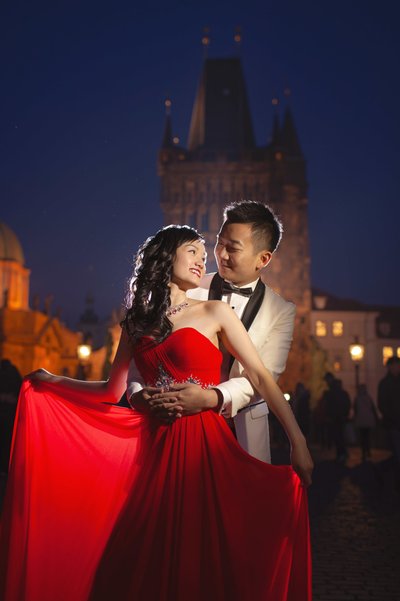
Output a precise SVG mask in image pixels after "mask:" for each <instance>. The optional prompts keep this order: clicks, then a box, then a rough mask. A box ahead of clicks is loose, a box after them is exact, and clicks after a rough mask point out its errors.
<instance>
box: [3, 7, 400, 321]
mask: <svg viewBox="0 0 400 601" xmlns="http://www.w3.org/2000/svg"><path fill="white" fill-rule="evenodd" d="M0 11H1V14H0V61H1V63H2V66H1V79H2V82H1V90H2V91H1V96H0V103H1V112H0V139H1V151H0V153H1V156H0V198H1V201H0V202H1V211H0V221H4V222H5V223H7V224H8V225H9V226H10V227H11V228H12V229H13V230H14V231H15V232H16V234H17V235H18V237H19V239H20V240H21V242H22V245H23V249H24V252H25V258H26V265H27V266H28V267H29V268H30V269H31V270H32V275H31V295H32V294H35V293H38V294H40V296H41V297H42V298H43V297H44V296H45V295H46V294H49V293H53V294H54V296H55V300H54V304H53V307H54V308H56V307H58V306H61V307H62V308H63V316H64V319H65V320H67V322H68V324H69V325H70V326H74V322H75V320H76V318H77V317H78V315H79V314H80V313H81V312H82V311H83V308H84V298H85V296H86V294H87V293H88V291H91V292H92V293H93V294H94V296H95V299H96V300H95V308H96V311H97V312H98V314H99V315H100V316H101V317H104V316H106V315H107V314H108V313H110V311H111V309H112V308H113V307H115V306H119V305H120V303H121V300H122V298H123V294H124V286H125V280H126V278H127V276H128V275H129V272H130V269H131V263H132V257H133V254H134V252H135V249H136V248H137V246H138V244H140V243H141V242H142V241H143V239H144V238H145V237H147V236H148V235H150V234H152V233H154V232H155V231H156V229H157V228H158V227H160V226H161V225H162V214H161V210H160V207H159V182H158V178H157V174H156V158H157V151H158V148H159V144H160V142H161V138H162V132H163V126H164V99H165V98H166V96H167V95H169V96H170V97H171V99H172V103H173V105H172V119H173V129H174V134H175V135H177V136H179V137H180V139H181V141H182V143H184V144H186V140H187V135H188V128H189V121H190V116H191V109H192V104H193V100H194V96H195V91H196V87H197V83H198V80H199V77H200V72H201V67H202V60H203V49H202V46H201V43H200V40H201V35H202V29H203V27H204V26H209V27H210V28H211V46H210V50H209V56H210V57H214V56H230V55H233V54H235V53H236V52H237V50H236V48H235V46H234V43H233V34H234V30H235V27H236V26H237V25H241V27H242V31H243V44H242V48H241V56H242V61H243V66H244V72H245V77H246V82H247V90H248V96H249V101H250V108H251V111H252V116H253V126H254V130H255V135H256V139H257V143H258V144H260V145H261V144H266V142H267V141H268V138H269V135H270V133H271V126H272V115H273V110H272V109H273V107H272V106H271V98H272V97H273V96H274V95H278V96H279V97H280V98H281V99H282V104H281V109H283V107H284V103H285V98H284V96H283V89H284V88H285V87H286V86H289V87H290V88H291V90H292V95H291V98H290V105H291V108H292V111H293V115H294V119H295V123H296V126H297V130H298V133H299V137H300V142H301V145H302V148H303V151H304V154H305V157H306V159H307V161H308V178H309V184H310V186H309V199H310V204H309V216H310V221H309V223H310V237H311V254H312V282H313V285H314V286H317V287H319V288H323V289H326V290H328V291H330V292H331V293H333V294H336V295H338V296H343V297H353V298H358V299H359V300H362V301H365V302H370V303H385V304H396V305H400V277H399V267H398V263H399V261H398V253H399V246H400V245H399V237H400V231H399V229H400V202H399V200H400V198H399V179H400V176H399V173H400V150H399V144H400V131H399V129H400V120H399V119H398V115H399V111H400V108H399V107H400V93H399V92H400V86H399V75H398V71H399V66H398V62H399V56H400V44H399V35H398V22H399V14H398V8H397V3H396V2H394V1H393V0H392V1H391V2H388V1H386V0H383V1H381V2H379V3H377V2H368V1H364V2H361V1H358V2H354V3H353V2H351V3H350V2H348V1H346V2H343V1H339V2H324V1H322V2H315V1H313V2H299V1H298V0H291V1H287V2H284V1H279V2H274V3H272V2H268V1H266V0H264V1H260V2H258V1H255V0H248V1H246V2H237V3H235V2H231V1H229V2H228V1H223V2H221V1H219V2H215V1H214V2H208V1H205V2H201V3H200V2H189V1H183V0H182V1H181V2H151V1H150V2H148V3H147V4H146V5H144V4H137V3H136V2H134V1H132V0H131V1H129V2H128V1H126V2H125V1H122V0H116V1H114V2H111V1H110V2H101V1H100V0H99V1H98V2H85V1H82V2H74V1H71V0H69V1H68V2H58V1H57V0H53V1H52V2H40V1H35V2H32V1H29V2H24V3H22V2H18V1H15V0H14V1H13V2H7V3H6V2H3V3H2V7H1V9H0Z"/></svg>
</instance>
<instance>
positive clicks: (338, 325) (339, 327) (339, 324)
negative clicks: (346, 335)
mask: <svg viewBox="0 0 400 601" xmlns="http://www.w3.org/2000/svg"><path fill="white" fill-rule="evenodd" d="M332 334H333V335H334V336H343V321H334V322H333V323H332Z"/></svg>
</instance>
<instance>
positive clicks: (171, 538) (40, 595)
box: [0, 226, 312, 601]
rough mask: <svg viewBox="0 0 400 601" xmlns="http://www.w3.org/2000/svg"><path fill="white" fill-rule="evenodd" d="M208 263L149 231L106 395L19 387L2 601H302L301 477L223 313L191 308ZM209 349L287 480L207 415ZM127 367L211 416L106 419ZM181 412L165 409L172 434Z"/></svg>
mask: <svg viewBox="0 0 400 601" xmlns="http://www.w3.org/2000/svg"><path fill="white" fill-rule="evenodd" d="M220 238H221V239H220V241H219V243H221V244H225V238H224V237H223V236H222V235H221V237H220ZM238 241H239V240H237V242H238ZM232 242H233V241H232ZM227 246H228V245H227ZM229 248H230V247H229ZM254 252H255V249H254ZM223 253H224V251H222V256H223ZM233 254H234V253H233ZM204 261H205V252H204V241H203V239H202V237H201V236H200V235H199V234H198V233H197V232H196V231H195V230H192V229H191V228H188V227H186V226H182V227H179V226H169V227H167V228H164V229H163V230H160V231H159V232H158V233H157V234H156V235H155V236H154V237H153V238H149V239H148V240H147V241H146V242H145V244H144V245H143V246H142V247H141V248H140V249H139V252H138V255H137V258H136V266H135V274H134V276H135V277H134V281H133V283H132V293H133V295H132V302H131V306H130V307H129V309H128V311H127V314H126V317H125V319H124V321H123V323H122V334H121V341H120V344H119V348H118V351H117V355H116V358H115V360H114V364H113V367H112V371H111V375H110V380H109V381H108V382H79V381H76V380H72V379H69V378H65V377H59V376H54V375H52V374H49V373H48V372H46V371H44V370H39V371H38V372H34V373H33V374H31V375H30V377H29V378H28V379H26V380H25V382H24V384H23V389H22V393H21V396H20V399H19V407H18V417H17V423H16V429H15V433H14V446H13V459H12V464H11V468H10V476H9V484H8V489H7V494H6V500H5V507H4V519H3V523H2V543H1V549H0V553H1V554H0V569H1V571H0V583H4V590H3V591H1V592H2V594H3V596H2V598H4V599H5V600H7V601H11V600H12V601H14V600H16V599H18V600H24V601H39V600H40V601H53V600H54V599H57V600H59V601H64V600H65V601H70V600H72V599H73V600H74V601H86V600H88V599H90V600H92V601H99V600H104V601H106V600H111V599H114V598H116V599H121V600H126V601H128V600H130V601H131V600H138V601H139V600H140V601H142V600H143V601H186V600H187V599H191V601H206V600H207V601H209V600H215V601H228V600H229V601H253V600H254V601H266V600H274V601H284V600H286V601H309V599H310V598H311V586H310V548H309V532H308V514H307V498H306V491H305V486H307V485H308V484H309V483H310V479H311V471H312V461H311V458H310V456H309V453H308V450H307V446H306V443H305V440H304V437H303V435H302V434H301V432H300V430H299V428H298V426H297V423H296V421H295V419H294V417H293V414H292V412H291V410H290V407H289V406H288V404H287V402H286V401H285V400H284V398H283V395H282V393H281V391H280V390H279V388H278V387H277V385H276V384H275V381H274V379H273V377H272V376H271V374H270V373H269V372H268V371H267V370H266V369H265V368H264V365H263V363H262V361H261V360H260V358H259V356H258V355H257V352H256V349H255V348H254V346H253V344H252V342H251V340H250V339H249V337H248V335H247V334H246V330H245V328H244V326H243V324H242V323H241V322H240V320H239V319H238V318H237V316H236V315H235V313H234V312H233V311H232V310H231V308H230V307H229V306H228V305H227V304H226V303H221V302H218V301H215V300H214V301H211V302H202V301H198V300H194V299H191V298H189V297H188V296H187V294H186V293H187V292H188V291H189V290H192V289H194V288H196V287H197V286H198V282H199V279H201V278H202V276H203V274H204V271H205V267H204ZM228 265H229V262H228V261H227V262H226V266H227V267H228ZM254 279H256V278H254ZM219 342H221V343H222V344H223V345H224V347H225V348H226V349H227V350H228V351H229V352H230V353H231V354H232V355H233V356H234V357H235V358H236V359H237V360H238V361H239V362H240V363H241V365H243V368H244V369H245V372H246V375H247V377H248V378H249V379H250V381H251V382H252V384H253V386H254V387H255V389H257V390H258V392H259V393H260V395H261V396H262V397H263V398H266V399H268V402H269V406H270V408H271V410H272V411H273V412H274V413H275V414H276V416H277V417H278V419H279V420H280V421H281V423H282V425H283V426H284V428H285V430H286V432H287V434H288V437H289V439H290V441H291V445H292V465H293V468H294V469H292V467H290V466H271V465H268V464H266V463H264V462H262V461H259V460H258V459H255V458H252V457H250V456H249V455H248V454H247V453H246V452H245V451H244V450H243V449H242V448H241V447H240V446H239V445H238V443H237V441H236V440H235V438H234V437H233V435H232V433H231V431H230V429H229V427H228V426H227V424H226V421H225V419H224V418H223V417H222V416H221V415H220V414H219V411H218V408H219V407H218V403H215V402H214V400H213V398H214V391H215V387H216V386H218V384H219V382H220V368H221V363H222V359H223V357H222V353H221V351H220V350H219V348H218V347H219ZM132 360H134V361H135V363H136V365H137V368H138V369H139V371H140V373H141V376H142V378H143V381H144V382H145V383H146V384H148V385H150V387H151V388H160V387H162V388H169V387H171V386H173V385H176V384H179V383H186V382H191V383H194V384H197V385H199V386H200V387H201V388H202V390H204V391H205V392H204V395H205V396H206V397H207V398H208V396H209V397H210V398H209V404H210V410H204V411H198V412H197V413H193V415H190V416H186V415H182V417H180V418H179V419H178V418H177V419H172V420H171V422H172V423H165V421H164V422H163V421H161V420H159V419H158V418H157V417H155V416H154V415H153V414H152V413H151V412H149V411H148V409H147V407H148V404H146V405H145V406H144V407H142V409H143V410H142V411H131V410H130V409H127V408H124V407H119V406H117V405H115V403H116V401H117V400H118V399H119V398H120V396H121V395H122V393H123V391H124V390H125V388H126V386H127V382H126V378H127V373H128V369H129V366H130V364H131V362H132ZM129 384H130V382H129V378H128V389H129ZM139 394H140V395H142V397H143V396H146V395H147V393H139ZM173 394H174V395H175V396H176V395H177V393H176V391H173ZM215 394H216V395H217V394H218V393H216V392H215ZM169 400H171V399H169ZM149 401H150V399H149ZM156 401H157V399H153V401H152V402H154V403H155V402H156ZM179 402H180V401H179V400H178V402H175V403H174V401H172V405H173V406H172V408H171V407H167V409H166V411H167V413H173V415H172V418H174V417H175V413H174V412H175V411H177V412H178V414H180V415H181V414H183V413H184V408H183V402H182V403H181V404H179ZM233 402H234V396H233V395H232V403H233ZM202 403H204V400H202ZM213 405H215V407H214V410H213V409H211V407H212V406H213ZM192 412H193V410H192ZM162 417H164V418H165V415H164V414H162ZM167 417H169V416H168V415H167ZM296 472H297V473H296ZM302 484H303V485H302ZM0 586H1V585H0ZM0 594H1V593H0Z"/></svg>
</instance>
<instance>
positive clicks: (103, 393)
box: [26, 329, 132, 403]
mask: <svg viewBox="0 0 400 601" xmlns="http://www.w3.org/2000/svg"><path fill="white" fill-rule="evenodd" d="M131 358H132V345H131V343H130V341H129V338H128V335H127V333H126V331H125V329H122V333H121V338H120V341H119V344H118V349H117V352H116V355H115V359H114V362H113V365H112V368H111V372H110V377H109V379H108V380H105V381H99V382H86V381H82V380H74V379H73V378H67V377H65V376H56V375H54V374H51V373H49V372H48V371H46V370H45V369H38V370H37V371H34V372H32V373H31V374H29V375H28V376H26V377H27V378H28V379H29V380H32V381H35V380H38V381H41V382H49V383H50V384H54V385H55V386H56V388H57V390H59V391H62V392H68V390H76V391H78V392H84V393H88V394H91V395H92V394H93V396H96V397H99V399H100V400H102V401H108V402H111V403H113V402H114V403H115V402H118V401H119V400H120V398H121V396H122V395H123V393H124V392H125V390H126V376H127V372H128V367H129V363H130V361H131Z"/></svg>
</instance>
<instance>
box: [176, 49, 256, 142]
mask: <svg viewBox="0 0 400 601" xmlns="http://www.w3.org/2000/svg"><path fill="white" fill-rule="evenodd" d="M188 146H189V150H191V151H193V150H197V149H205V150H224V151H229V150H236V151H238V150H247V149H252V148H254V146H255V141H254V134H253V126H252V122H251V115H250V109H249V104H248V101H247V93H246V85H245V81H244V77H243V71H242V65H241V62H240V59H239V58H212V59H210V58H209V59H206V60H205V62H204V68H203V73H202V76H201V79H200V84H199V87H198V90H197V95H196V99H195V102H194V106H193V112H192V120H191V124H190V131H189V141H188Z"/></svg>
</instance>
